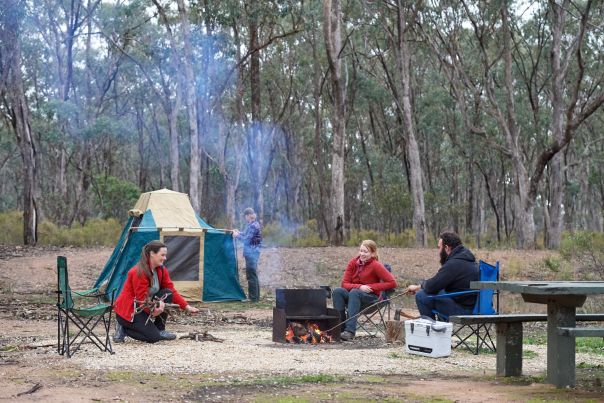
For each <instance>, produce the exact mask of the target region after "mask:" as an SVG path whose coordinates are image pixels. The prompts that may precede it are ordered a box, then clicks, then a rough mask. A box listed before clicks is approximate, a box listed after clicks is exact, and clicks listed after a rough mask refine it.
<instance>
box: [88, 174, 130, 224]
mask: <svg viewBox="0 0 604 403" xmlns="http://www.w3.org/2000/svg"><path fill="white" fill-rule="evenodd" d="M94 179H95V180H94V183H95V187H96V203H97V206H98V208H99V210H100V211H101V213H102V215H103V217H105V218H111V217H114V218H120V219H121V218H124V217H125V216H126V214H127V212H128V209H130V207H131V206H133V205H134V203H136V201H137V200H138V197H139V195H140V189H139V188H138V186H136V185H135V184H134V183H132V182H128V181H125V180H121V179H118V178H116V177H114V176H97V177H95V178H94Z"/></svg>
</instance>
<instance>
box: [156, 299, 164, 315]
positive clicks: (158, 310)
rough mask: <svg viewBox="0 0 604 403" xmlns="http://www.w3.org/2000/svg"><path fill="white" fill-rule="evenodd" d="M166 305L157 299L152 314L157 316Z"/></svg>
mask: <svg viewBox="0 0 604 403" xmlns="http://www.w3.org/2000/svg"><path fill="white" fill-rule="evenodd" d="M165 307H166V304H165V303H164V301H157V302H156V303H155V309H154V310H153V316H159V315H161V314H162V313H163V312H164V308H165Z"/></svg>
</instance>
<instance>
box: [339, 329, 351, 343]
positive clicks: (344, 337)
mask: <svg viewBox="0 0 604 403" xmlns="http://www.w3.org/2000/svg"><path fill="white" fill-rule="evenodd" d="M340 339H342V340H344V341H351V340H352V339H354V333H352V332H349V331H348V330H344V331H343V332H342V333H341V334H340Z"/></svg>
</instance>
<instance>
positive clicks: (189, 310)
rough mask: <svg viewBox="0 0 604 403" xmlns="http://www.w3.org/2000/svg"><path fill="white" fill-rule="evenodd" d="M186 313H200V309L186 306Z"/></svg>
mask: <svg viewBox="0 0 604 403" xmlns="http://www.w3.org/2000/svg"><path fill="white" fill-rule="evenodd" d="M185 311H187V312H188V313H197V312H199V309H197V308H195V307H194V306H191V305H187V306H185Z"/></svg>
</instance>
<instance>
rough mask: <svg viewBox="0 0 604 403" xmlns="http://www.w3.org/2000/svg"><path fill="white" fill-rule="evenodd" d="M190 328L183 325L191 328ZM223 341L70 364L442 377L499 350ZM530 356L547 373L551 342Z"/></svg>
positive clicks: (232, 337)
mask: <svg viewBox="0 0 604 403" xmlns="http://www.w3.org/2000/svg"><path fill="white" fill-rule="evenodd" d="M186 330H187V329H183V328H182V327H181V329H179V331H186ZM208 330H209V333H210V334H211V335H212V336H215V337H217V338H221V339H224V342H222V343H220V342H212V341H202V342H198V341H194V340H190V339H179V340H175V341H169V342H160V343H157V344H154V345H151V344H145V343H140V342H137V341H134V340H132V339H127V340H126V342H125V343H123V344H117V345H115V346H114V350H115V354H113V355H110V354H107V353H103V352H100V351H98V350H96V349H95V348H93V347H92V346H85V350H86V352H85V353H81V352H80V353H78V354H76V355H75V356H74V357H72V358H71V361H70V362H72V363H74V364H79V365H82V366H83V367H84V368H88V369H99V370H118V371H119V370H123V371H144V372H152V373H158V374H165V373H186V374H199V375H210V376H212V377H213V378H215V377H216V376H217V375H220V376H224V377H227V378H233V377H234V378H240V379H245V378H250V377H252V378H253V377H258V376H263V377H266V376H275V375H289V376H294V375H307V374H329V375H351V368H358V369H357V370H354V372H362V373H366V374H387V375H413V376H420V377H421V376H424V375H425V376H429V375H430V374H439V375H441V376H448V375H455V374H457V375H460V374H462V373H464V374H466V375H472V374H487V375H489V374H494V372H495V358H496V357H495V355H494V354H479V355H477V356H476V355H473V354H471V353H470V352H468V351H465V350H461V349H457V350H453V352H452V355H451V356H450V357H445V358H429V357H422V356H417V355H411V354H408V353H406V352H405V349H404V346H403V345H401V344H394V345H393V344H387V343H385V342H384V341H383V339H381V338H370V337H363V336H361V337H357V338H356V339H355V340H354V341H353V342H345V343H333V344H324V345H318V346H311V345H291V344H281V343H273V342H272V341H271V330H270V329H259V328H250V327H249V326H244V325H241V326H231V327H221V328H216V329H208ZM524 349H525V351H527V350H530V351H532V352H533V353H534V354H530V355H531V357H530V358H525V359H524V360H523V373H524V375H541V374H543V372H544V371H545V369H546V367H545V362H546V358H545V357H546V354H547V353H546V348H545V346H532V345H530V346H526V345H525V347H524ZM21 359H22V360H23V361H29V362H37V365H45V363H46V364H49V365H51V364H54V363H56V360H57V359H58V357H57V355H56V352H55V351H54V348H44V349H36V350H31V351H26V352H24V354H23V355H22V356H21ZM600 359H601V357H597V356H590V355H585V354H577V363H581V362H584V363H586V364H592V365H597V364H601V362H599V361H600Z"/></svg>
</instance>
